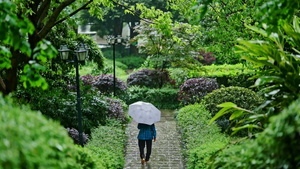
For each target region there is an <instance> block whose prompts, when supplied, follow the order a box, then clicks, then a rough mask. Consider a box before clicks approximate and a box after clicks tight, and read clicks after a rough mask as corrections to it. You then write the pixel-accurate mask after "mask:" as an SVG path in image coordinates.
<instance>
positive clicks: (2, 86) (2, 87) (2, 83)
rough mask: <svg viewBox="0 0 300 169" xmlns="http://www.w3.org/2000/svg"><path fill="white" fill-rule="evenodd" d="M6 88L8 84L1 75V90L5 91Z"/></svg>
mask: <svg viewBox="0 0 300 169" xmlns="http://www.w3.org/2000/svg"><path fill="white" fill-rule="evenodd" d="M5 90H6V86H5V83H4V81H3V79H2V77H1V75H0V91H5Z"/></svg>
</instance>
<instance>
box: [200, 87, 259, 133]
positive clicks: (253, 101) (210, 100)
mask: <svg viewBox="0 0 300 169" xmlns="http://www.w3.org/2000/svg"><path fill="white" fill-rule="evenodd" d="M225 102H232V103H235V104H236V105H238V106H239V107H242V108H245V109H248V110H254V109H255V108H257V107H258V106H259V105H260V104H261V103H262V102H263V99H262V98H261V97H260V96H258V95H257V94H256V93H255V92H254V91H252V90H250V89H247V88H243V87H234V86H232V87H226V88H220V89H217V90H214V91H213V92H211V93H209V94H208V95H206V96H205V97H204V98H203V99H202V101H201V103H203V105H205V108H206V109H207V110H208V111H209V112H210V113H211V115H212V117H213V116H215V115H216V114H217V113H218V111H220V110H221V108H220V107H218V105H219V104H221V103H225ZM230 115H231V114H230V113H229V114H226V115H225V116H223V117H222V118H219V119H218V120H217V124H218V125H219V126H221V127H222V129H223V130H225V129H227V127H228V126H229V124H230V121H229V117H230Z"/></svg>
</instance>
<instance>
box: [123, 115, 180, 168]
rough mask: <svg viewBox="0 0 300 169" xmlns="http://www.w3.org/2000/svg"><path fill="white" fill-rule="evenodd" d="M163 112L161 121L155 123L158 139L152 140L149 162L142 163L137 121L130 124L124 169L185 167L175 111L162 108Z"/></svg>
mask: <svg viewBox="0 0 300 169" xmlns="http://www.w3.org/2000/svg"><path fill="white" fill-rule="evenodd" d="M161 113H162V114H161V121H160V122H157V123H155V127H156V132H157V141H156V142H152V154H151V157H150V162H149V164H145V165H142V164H141V160H140V157H139V149H138V140H137V135H138V129H137V123H136V122H135V121H134V120H132V122H131V123H130V124H129V126H128V128H127V131H126V132H127V134H128V145H127V146H126V155H125V160H126V164H125V168H124V169H150V168H152V169H184V165H183V160H182V157H181V153H180V151H181V148H180V135H179V133H178V131H177V129H176V122H175V120H174V111H170V110H161ZM145 151H146V148H145Z"/></svg>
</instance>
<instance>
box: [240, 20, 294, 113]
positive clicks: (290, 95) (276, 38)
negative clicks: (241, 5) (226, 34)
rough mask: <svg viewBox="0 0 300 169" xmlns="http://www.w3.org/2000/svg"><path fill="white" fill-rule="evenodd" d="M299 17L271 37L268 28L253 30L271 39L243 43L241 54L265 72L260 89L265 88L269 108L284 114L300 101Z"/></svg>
mask: <svg viewBox="0 0 300 169" xmlns="http://www.w3.org/2000/svg"><path fill="white" fill-rule="evenodd" d="M299 26H300V24H299V18H297V17H295V18H294V21H293V24H290V23H285V24H284V25H283V26H282V27H280V29H281V30H280V31H278V32H273V33H272V34H268V33H267V32H266V31H265V30H264V29H259V28H257V27H249V28H250V29H252V30H253V31H256V32H258V33H260V34H262V35H263V36H265V37H267V38H268V40H266V41H262V40H256V41H242V40H241V41H239V42H240V45H239V46H238V47H239V52H243V53H244V52H246V53H248V54H250V55H251V56H248V55H247V54H246V55H244V56H243V58H244V59H246V60H248V61H250V62H252V63H253V64H254V65H256V66H257V67H260V68H261V69H263V71H261V72H260V74H258V75H257V80H256V82H255V85H256V86H259V87H261V88H262V90H261V92H263V93H264V94H265V96H266V98H267V101H266V104H265V105H266V106H268V107H275V108H276V109H277V111H280V109H282V108H283V107H286V106H288V105H289V104H290V103H291V102H292V101H294V100H296V99H297V98H298V93H299V92H300V86H299V83H300V75H299V73H300V66H299V58H298V56H299V49H300V41H299V38H300V28H299Z"/></svg>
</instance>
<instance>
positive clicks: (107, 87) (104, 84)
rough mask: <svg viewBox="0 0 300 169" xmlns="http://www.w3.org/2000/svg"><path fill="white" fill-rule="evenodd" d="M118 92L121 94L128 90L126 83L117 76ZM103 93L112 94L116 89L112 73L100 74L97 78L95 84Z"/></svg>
mask: <svg viewBox="0 0 300 169" xmlns="http://www.w3.org/2000/svg"><path fill="white" fill-rule="evenodd" d="M115 82H116V88H115V89H116V93H117V94H120V93H123V92H125V91H126V90H127V86H126V84H125V83H124V82H123V81H122V80H120V79H118V78H117V77H116V81H115ZM93 86H94V87H96V88H97V89H98V90H99V91H100V92H101V93H103V94H106V95H108V94H111V93H113V91H114V77H113V75H111V74H108V75H105V74H102V75H99V76H97V77H96V78H95V83H94V84H93Z"/></svg>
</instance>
